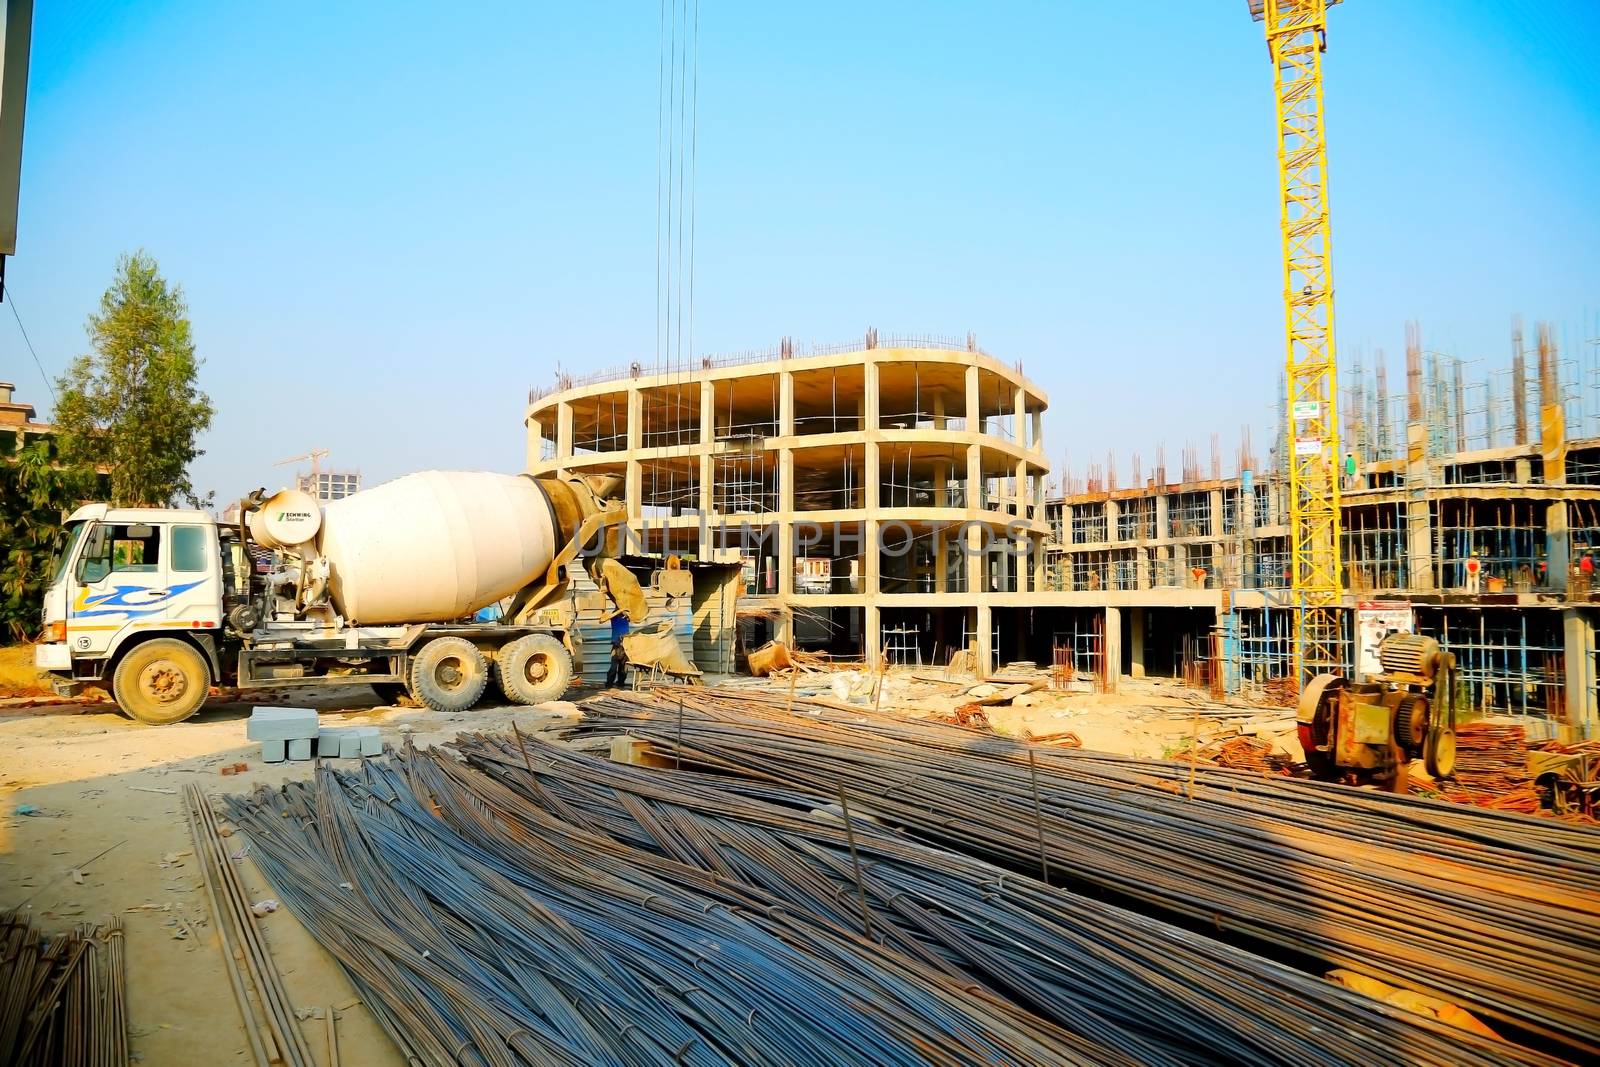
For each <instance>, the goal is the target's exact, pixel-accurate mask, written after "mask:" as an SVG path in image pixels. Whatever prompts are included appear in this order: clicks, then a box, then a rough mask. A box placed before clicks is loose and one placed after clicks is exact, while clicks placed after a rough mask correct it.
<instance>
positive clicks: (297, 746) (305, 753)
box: [288, 737, 311, 760]
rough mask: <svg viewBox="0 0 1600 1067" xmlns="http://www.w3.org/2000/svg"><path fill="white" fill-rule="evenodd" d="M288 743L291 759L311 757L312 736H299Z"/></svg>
mask: <svg viewBox="0 0 1600 1067" xmlns="http://www.w3.org/2000/svg"><path fill="white" fill-rule="evenodd" d="M288 744H289V758H290V759H293V760H302V759H310V758H311V738H309V737H297V738H295V739H294V740H293V741H290V742H289V743H288Z"/></svg>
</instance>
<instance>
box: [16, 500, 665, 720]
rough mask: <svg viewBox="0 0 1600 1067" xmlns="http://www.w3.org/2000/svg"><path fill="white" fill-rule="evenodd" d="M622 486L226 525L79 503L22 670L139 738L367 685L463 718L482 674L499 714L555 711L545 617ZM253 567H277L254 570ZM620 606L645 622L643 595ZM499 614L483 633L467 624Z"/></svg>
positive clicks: (352, 506) (287, 515) (562, 638)
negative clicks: (202, 716)
mask: <svg viewBox="0 0 1600 1067" xmlns="http://www.w3.org/2000/svg"><path fill="white" fill-rule="evenodd" d="M615 488H616V486H615V484H614V483H613V482H609V481H605V480H600V479H577V478H552V477H544V478H532V477H529V476H513V475H502V474H489V473H483V472H460V471H424V472H421V473H418V474H412V475H407V476H406V477H403V478H400V479H397V480H395V481H392V482H388V483H386V484H384V485H380V486H377V487H375V488H372V489H368V490H365V491H363V492H359V493H355V494H353V495H351V496H349V497H346V498H344V499H343V500H337V501H333V502H331V503H328V504H319V503H318V501H316V500H315V499H314V498H312V497H311V496H310V495H309V494H307V493H304V492H301V491H299V490H285V491H282V492H279V493H276V494H274V495H272V496H267V495H266V494H265V493H263V492H259V491H258V492H257V493H256V494H253V495H252V496H251V497H250V498H249V499H248V500H247V501H245V502H244V505H243V508H242V512H241V515H242V517H241V521H240V522H239V523H238V525H236V526H235V525H231V524H222V523H218V522H217V521H216V520H215V519H213V518H212V517H211V516H209V515H207V514H206V513H205V512H203V511H190V510H177V509H168V508H113V507H109V506H108V505H105V504H89V505H85V506H84V507H81V508H79V509H78V510H77V511H75V512H74V513H73V514H72V516H71V517H70V518H69V520H68V524H67V526H68V538H67V542H66V545H65V547H64V548H63V550H62V552H61V553H60V556H59V557H58V559H57V562H56V565H55V568H54V572H53V579H52V581H51V584H50V586H49V588H48V590H47V592H46V594H45V601H44V630H45V638H44V641H43V642H42V643H41V644H40V645H39V646H38V649H37V651H36V653H35V662H36V663H37V665H38V666H39V667H40V668H42V669H44V670H47V671H50V672H51V673H53V674H54V675H56V677H57V679H58V680H59V681H58V686H57V688H58V689H60V690H63V691H68V690H70V689H72V688H77V687H82V686H85V685H89V686H98V687H101V688H104V689H108V690H110V692H111V695H112V697H113V699H115V700H116V702H117V705H118V706H119V707H120V708H121V709H122V710H123V711H124V712H125V713H126V714H128V715H129V716H131V717H132V718H134V719H137V720H139V721H140V722H144V723H149V724H152V725H167V724H170V723H175V722H180V721H182V720H184V719H186V718H188V717H189V716H191V715H193V714H194V713H195V712H196V711H198V710H199V709H200V706H201V705H202V704H203V703H204V702H205V699H206V696H207V694H208V692H209V691H210V688H211V687H212V686H213V685H219V686H232V687H237V688H239V689H240V690H245V691H248V690H262V689H269V688H270V689H279V688H286V687H301V688H304V689H317V690H331V689H338V688H343V687H352V686H371V687H373V688H374V689H376V690H377V691H378V693H379V695H380V696H383V697H386V698H389V699H393V698H396V697H398V696H399V695H400V694H402V693H409V694H410V695H411V696H412V697H413V698H414V699H416V700H417V701H419V702H420V703H422V704H424V705H426V706H428V707H430V708H433V709H435V710H437V711H464V710H466V709H467V708H470V707H472V706H473V704H475V703H476V702H477V701H478V700H479V698H480V697H482V696H483V693H484V690H485V689H486V688H487V686H488V685H489V681H490V677H491V675H492V676H493V679H494V681H495V683H496V684H497V685H498V687H499V689H500V692H501V693H502V694H503V695H504V696H505V697H506V699H507V700H509V701H512V702H515V703H520V704H537V703H541V702H543V701H546V700H553V699H555V698H557V697H559V696H561V694H562V693H563V692H565V690H566V689H567V686H568V684H569V683H570V682H571V679H572V673H573V665H572V651H573V644H572V640H571V638H570V636H569V635H568V633H567V631H566V629H565V628H564V626H563V625H562V623H561V622H560V621H559V619H558V618H554V617H553V616H557V615H559V612H556V611H552V610H551V609H552V608H553V607H559V606H560V605H561V604H563V603H564V602H565V594H566V592H567V584H568V568H569V567H571V566H575V565H578V563H577V560H578V556H579V553H580V550H582V549H584V548H585V547H591V548H592V547H594V546H597V545H603V544H604V543H605V541H606V540H607V538H606V534H607V532H608V530H609V528H610V527H614V526H615V525H616V524H617V523H619V522H621V521H622V518H623V515H624V512H623V509H622V508H621V507H620V506H618V505H613V504H610V503H609V502H608V497H609V496H610V494H611V493H612V492H614V491H615ZM268 550H270V552H269V551H268ZM257 558H264V559H271V560H272V561H273V562H272V563H271V565H270V566H269V568H268V572H267V573H259V571H260V568H258V567H257V566H256V565H255V563H254V560H256V559H257ZM614 570H615V571H618V572H623V573H625V571H623V568H621V567H620V566H618V567H616V568H614ZM633 592H634V593H636V592H637V589H636V588H635V590H634V591H633ZM617 597H620V598H621V599H620V600H619V601H618V602H619V603H620V602H621V601H623V600H626V601H627V602H628V603H627V604H626V605H625V610H628V611H629V613H630V614H634V615H635V616H636V617H635V621H643V620H642V619H641V618H638V617H637V613H639V612H642V611H643V603H644V601H643V598H642V597H639V596H628V595H627V591H626V590H616V591H615V592H614V599H615V598H617ZM494 604H500V605H501V606H502V609H503V610H501V611H500V612H499V615H498V617H497V618H496V619H494V620H493V621H481V620H479V619H478V618H476V617H475V616H476V613H478V612H479V611H480V610H481V609H484V608H486V607H488V606H489V605H494Z"/></svg>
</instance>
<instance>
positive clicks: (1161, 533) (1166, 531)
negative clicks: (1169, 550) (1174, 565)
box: [1156, 493, 1172, 541]
mask: <svg viewBox="0 0 1600 1067" xmlns="http://www.w3.org/2000/svg"><path fill="white" fill-rule="evenodd" d="M1171 539H1172V531H1171V529H1170V528H1169V527H1168V525H1167V494H1166V493H1157V494H1156V540H1157V541H1170V540H1171Z"/></svg>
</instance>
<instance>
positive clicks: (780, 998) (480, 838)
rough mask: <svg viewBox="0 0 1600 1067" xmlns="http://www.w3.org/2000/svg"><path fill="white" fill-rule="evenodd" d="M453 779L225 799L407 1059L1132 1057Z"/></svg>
mask: <svg viewBox="0 0 1600 1067" xmlns="http://www.w3.org/2000/svg"><path fill="white" fill-rule="evenodd" d="M469 773H470V772H466V771H464V770H463V769H462V768H460V767H459V766H458V765H455V764H454V763H452V762H451V761H449V760H445V759H436V758H415V757H413V758H409V759H402V760H396V761H395V762H394V763H393V764H391V765H388V766H380V765H377V764H368V765H367V766H365V767H364V768H363V771H362V773H361V775H360V776H359V777H356V776H343V775H336V774H335V773H334V772H332V771H329V770H326V769H324V770H322V771H320V772H319V773H318V775H317V778H316V780H315V782H314V783H300V784H298V785H291V786H288V787H285V789H284V790H283V791H282V792H278V793H272V792H267V791H265V790H263V791H261V792H258V793H257V794H256V795H255V796H254V797H252V798H249V799H246V798H234V799H233V800H232V804H233V807H232V811H233V814H234V816H235V818H236V819H237V820H238V821H239V822H240V824H241V826H242V827H243V828H244V829H246V830H247V831H248V832H249V833H250V834H251V836H252V839H253V840H254V842H255V844H256V847H257V849H258V852H257V855H258V861H259V862H260V863H261V865H262V868H263V870H264V871H265V872H266V874H267V876H268V878H269V879H270V880H271V881H272V882H273V884H274V885H275V886H276V887H277V889H278V892H279V893H280V895H281V896H282V897H283V898H284V900H285V901H286V902H287V903H288V904H289V906H290V907H291V908H292V909H293V910H294V911H295V913H296V914H297V915H298V916H299V917H300V918H301V920H302V921H303V922H305V924H306V925H307V927H308V928H309V929H310V930H311V931H312V933H313V934H314V935H315V936H316V937H317V938H318V940H319V941H321V942H322V943H323V944H324V945H325V946H326V947H327V948H328V949H329V950H330V951H332V952H333V953H334V954H335V955H336V956H337V957H338V958H339V959H340V961H341V962H342V963H343V964H344V966H345V967H346V969H347V971H348V972H349V973H350V974H351V976H352V979H353V980H354V982H355V984H356V985H357V987H358V988H359V989H360V991H361V993H362V996H363V998H364V999H365V1000H366V1002H367V1003H368V1004H369V1005H371V1006H372V1008H373V1010H374V1011H375V1012H376V1013H377V1015H378V1018H379V1020H380V1022H381V1023H382V1025H383V1026H384V1027H385V1029H386V1030H387V1031H388V1032H389V1034H390V1035H391V1037H393V1039H394V1040H395V1042H396V1044H397V1045H399V1047H400V1048H401V1049H402V1050H403V1051H404V1052H405V1053H406V1055H407V1056H410V1057H414V1058H415V1059H416V1060H418V1061H420V1062H425V1063H438V1064H455V1063H466V1064H480V1063H481V1064H516V1063H538V1064H574V1065H578V1064H585V1065H586V1064H595V1063H623V1064H650V1063H686V1064H723V1063H772V1064H790V1063H792V1064H816V1063H845V1062H875V1063H933V1064H977V1063H1019V1064H1020V1063H1030V1064H1031V1063H1062V1064H1074V1063H1083V1064H1089V1063H1106V1064H1127V1065H1130V1067H1131V1065H1133V1064H1135V1063H1139V1062H1141V1059H1142V1057H1141V1056H1140V1055H1139V1053H1138V1050H1137V1049H1133V1050H1124V1049H1118V1048H1110V1047H1101V1046H1098V1045H1096V1044H1095V1043H1094V1042H1093V1041H1090V1040H1087V1039H1084V1038H1080V1037H1076V1036H1074V1035H1072V1034H1070V1033H1068V1032H1067V1031H1066V1030H1064V1029H1062V1028H1060V1027H1058V1026H1055V1025H1054V1024H1052V1023H1051V1022H1049V1021H1048V1020H1046V1019H1043V1018H1041V1017H1039V1016H1037V1015H1035V1014H1033V1013H1031V1012H1028V1011H1026V1010H1025V1009H1023V1008H1021V1007H1019V1006H1018V1005H1016V1004H1014V1003H1012V1002H1011V1001H1008V1000H1005V999H1003V998H1000V997H997V996H994V995H992V994H990V993H988V992H986V991H985V990H983V989H981V988H978V987H976V986H974V985H973V983H971V982H970V981H965V980H963V979H962V978H960V977H959V976H956V975H953V974H951V973H950V972H949V971H948V970H947V969H940V968H936V967H934V966H932V965H931V964H930V963H928V962H926V961H925V960H918V959H915V958H913V957H911V956H908V955H904V954H901V953H898V952H895V951H893V950H892V949H889V948H887V947H882V946H878V945H875V944H873V943H871V942H867V941H865V940H864V939H863V938H861V937H860V936H859V935H857V934H856V933H854V932H853V931H851V930H849V929H843V928H840V927H838V926H835V925H833V924H831V923H829V922H827V921H825V920H823V919H821V918H819V917H817V916H813V915H809V914H805V913H803V912H798V911H792V910H791V909H790V908H789V902H787V901H784V900H781V899H778V898H777V897H775V896H773V895H771V894H768V893H765V892H763V891H761V890H760V889H758V888H756V887H754V886H751V885H748V884H745V883H742V882H739V881H736V880H732V879H728V878H725V877H719V876H717V875H715V874H711V873H708V872H706V871H704V870H701V869H698V868H695V867H692V866H689V865H686V864H681V863H677V862H675V861H672V860H669V859H664V858H663V857H661V856H659V855H656V854H652V853H647V852H644V851H643V850H639V849H636V848H633V847H631V846H629V845H627V844H625V843H622V842H619V841H617V840H615V839H612V838H609V837H606V836H603V835H600V834H597V833H594V832H592V831H589V830H585V829H583V828H582V827H581V826H579V825H576V824H574V823H571V822H568V821H566V820H564V819H562V818H561V817H559V815H558V814H557V813H555V812H551V811H545V810H542V809H538V808H535V807H533V806H532V805H529V804H527V803H526V802H523V801H521V800H519V799H518V798H517V797H516V795H515V794H514V793H511V792H510V791H508V790H506V789H505V787H504V786H502V785H500V784H499V783H497V782H495V781H494V780H492V779H490V778H488V777H487V776H484V775H478V774H473V775H471V776H470V778H469V777H468V775H469Z"/></svg>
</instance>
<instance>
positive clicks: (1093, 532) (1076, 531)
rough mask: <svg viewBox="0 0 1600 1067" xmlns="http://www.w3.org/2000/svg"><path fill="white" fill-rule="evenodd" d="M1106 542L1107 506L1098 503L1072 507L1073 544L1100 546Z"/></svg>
mask: <svg viewBox="0 0 1600 1067" xmlns="http://www.w3.org/2000/svg"><path fill="white" fill-rule="evenodd" d="M1105 540H1106V508H1105V505H1104V504H1098V503H1094V504H1074V505H1072V543H1073V544H1075V545H1091V544H1100V543H1101V542H1103V541H1105Z"/></svg>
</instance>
